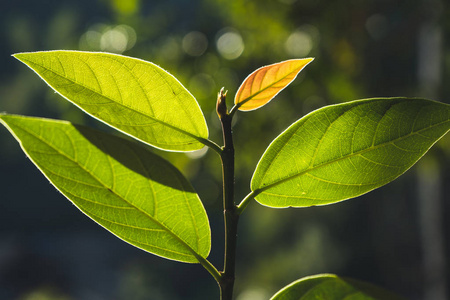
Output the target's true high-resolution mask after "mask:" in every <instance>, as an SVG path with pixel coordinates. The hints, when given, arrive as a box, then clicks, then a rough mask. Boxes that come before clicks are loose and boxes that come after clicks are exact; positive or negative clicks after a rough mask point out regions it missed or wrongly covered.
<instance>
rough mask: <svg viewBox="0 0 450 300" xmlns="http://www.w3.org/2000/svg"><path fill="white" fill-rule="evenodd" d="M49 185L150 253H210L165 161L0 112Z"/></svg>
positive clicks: (186, 187)
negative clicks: (48, 181)
mask: <svg viewBox="0 0 450 300" xmlns="http://www.w3.org/2000/svg"><path fill="white" fill-rule="evenodd" d="M0 122H1V123H3V124H4V125H5V126H6V127H7V128H8V129H9V130H10V131H11V133H12V134H13V135H14V137H15V138H16V139H17V140H18V141H19V142H20V145H21V146H22V149H23V150H24V152H25V153H26V154H27V156H28V157H29V158H30V159H31V160H32V161H33V163H34V164H35V165H36V166H37V167H38V168H39V170H40V171H41V172H42V173H43V174H44V175H45V176H46V177H47V178H48V179H49V180H50V182H51V183H52V184H53V185H54V186H55V187H56V188H57V189H58V190H59V191H60V192H61V193H62V194H64V196H66V197H67V198H68V199H69V200H70V201H71V202H72V203H73V204H75V205H76V206H77V207H78V208H79V209H80V210H81V211H82V212H84V213H85V214H86V215H88V216H89V217H90V218H92V219H93V220H94V221H96V222H97V223H98V224H100V225H102V226H103V227H105V228H106V229H107V230H109V231H111V232H112V233H113V234H115V235H116V236H118V237H119V238H121V239H123V240H125V241H126V242H128V243H130V244H132V245H134V246H136V247H138V248H141V249H143V250H145V251H148V252H150V253H153V254H156V255H159V256H161V257H165V258H168V259H173V260H177V261H182V262H189V263H198V262H201V261H203V259H205V258H206V257H207V256H208V254H209V251H210V246H211V234H210V229H209V221H208V217H207V215H206V212H205V209H204V208H203V205H202V203H201V202H200V199H199V198H198V195H197V194H196V193H195V191H194V190H193V188H192V187H191V185H190V184H189V182H188V181H187V180H186V179H185V178H184V177H183V176H182V174H181V173H180V172H179V171H178V170H177V169H176V168H175V167H173V166H172V165H171V164H169V163H168V162H167V161H165V160H163V159H162V158H160V157H159V156H157V155H155V154H153V153H151V152H149V151H148V150H147V149H145V148H143V147H140V146H139V145H137V144H135V143H132V142H130V141H126V140H124V139H123V138H119V137H116V136H112V135H109V134H106V133H102V132H100V131H97V130H93V129H89V128H87V127H83V126H76V125H73V124H71V123H69V122H63V121H55V120H48V119H40V118H30V117H22V116H12V115H0Z"/></svg>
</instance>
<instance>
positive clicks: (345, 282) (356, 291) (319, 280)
mask: <svg viewBox="0 0 450 300" xmlns="http://www.w3.org/2000/svg"><path fill="white" fill-rule="evenodd" d="M298 299H302V300H403V298H402V297H400V296H397V295H395V294H393V293H391V292H389V291H386V290H384V289H381V288H379V287H376V286H374V285H372V284H369V283H366V282H362V281H359V280H354V279H349V278H344V277H339V276H336V275H333V274H320V275H315V276H309V277H305V278H302V279H299V280H297V281H295V282H293V283H291V284H290V285H288V286H286V287H284V288H283V289H281V290H280V291H279V292H278V293H276V294H275V295H274V296H273V297H272V298H271V299H270V300H298Z"/></svg>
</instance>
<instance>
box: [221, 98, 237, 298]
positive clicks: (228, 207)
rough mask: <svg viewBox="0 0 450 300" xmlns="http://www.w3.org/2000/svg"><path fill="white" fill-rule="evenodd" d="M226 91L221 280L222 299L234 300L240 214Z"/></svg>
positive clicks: (223, 100)
mask: <svg viewBox="0 0 450 300" xmlns="http://www.w3.org/2000/svg"><path fill="white" fill-rule="evenodd" d="M225 97H226V93H223V89H222V90H221V91H220V93H219V97H218V102H217V114H218V115H219V118H220V121H221V123H222V131H223V140H224V146H223V149H222V152H221V155H220V158H221V160H222V176H223V207H224V221H225V255H224V268H223V271H222V276H221V278H220V281H219V286H220V296H221V299H222V300H232V298H233V288H234V280H235V265H236V241H237V225H238V220H239V215H238V213H237V210H236V208H237V207H236V204H235V203H234V146H233V132H232V130H231V121H232V116H231V115H229V114H228V112H227V110H226V104H225Z"/></svg>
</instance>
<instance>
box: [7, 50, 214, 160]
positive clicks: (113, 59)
mask: <svg viewBox="0 0 450 300" xmlns="http://www.w3.org/2000/svg"><path fill="white" fill-rule="evenodd" d="M14 57H16V58H17V59H19V60H20V61H22V62H23V63H25V64H26V65H27V66H29V67H30V68H31V69H32V70H34V71H35V72H36V73H37V74H38V75H39V76H40V77H41V78H42V79H43V80H44V81H45V82H46V83H47V84H48V85H49V86H50V87H52V88H53V89H54V90H55V91H57V92H58V93H59V94H61V95H62V96H63V97H65V98H66V99H67V100H69V101H70V102H72V103H74V104H75V105H77V106H78V107H80V108H81V109H82V110H84V111H85V112H86V113H88V114H90V115H92V116H93V117H95V118H97V119H99V120H100V121H102V122H105V123H106V124H108V125H110V126H112V127H114V128H116V129H118V130H120V131H122V132H125V133H126V134H129V135H131V136H133V137H135V138H137V139H139V140H141V141H143V142H145V143H148V144H150V145H153V146H155V147H158V148H161V149H165V150H173V151H191V150H197V149H201V148H202V147H203V146H204V143H203V141H204V140H205V139H207V138H208V128H207V125H206V122H205V118H204V116H203V113H202V112H201V110H200V107H199V106H198V103H197V101H196V100H195V98H194V97H193V96H192V95H191V94H190V93H189V92H188V91H187V90H186V89H185V88H184V87H183V86H182V85H181V83H180V82H179V81H178V80H177V79H175V77H173V76H172V75H170V74H169V73H167V72H166V71H164V70H163V69H161V68H160V67H158V66H156V65H154V64H152V63H150V62H146V61H143V60H139V59H135V58H131V57H126V56H122V55H116V54H109V53H98V52H81V51H48V52H32V53H18V54H15V55H14Z"/></svg>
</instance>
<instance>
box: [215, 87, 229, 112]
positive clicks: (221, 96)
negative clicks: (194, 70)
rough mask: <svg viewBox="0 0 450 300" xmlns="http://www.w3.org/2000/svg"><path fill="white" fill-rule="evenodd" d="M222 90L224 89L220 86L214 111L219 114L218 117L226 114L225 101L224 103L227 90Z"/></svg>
mask: <svg viewBox="0 0 450 300" xmlns="http://www.w3.org/2000/svg"><path fill="white" fill-rule="evenodd" d="M223 90H224V88H221V89H220V92H219V93H218V94H217V104H216V111H217V115H218V116H219V118H223V117H224V116H226V115H228V110H227V103H226V98H227V93H228V91H225V92H224V91H223Z"/></svg>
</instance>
